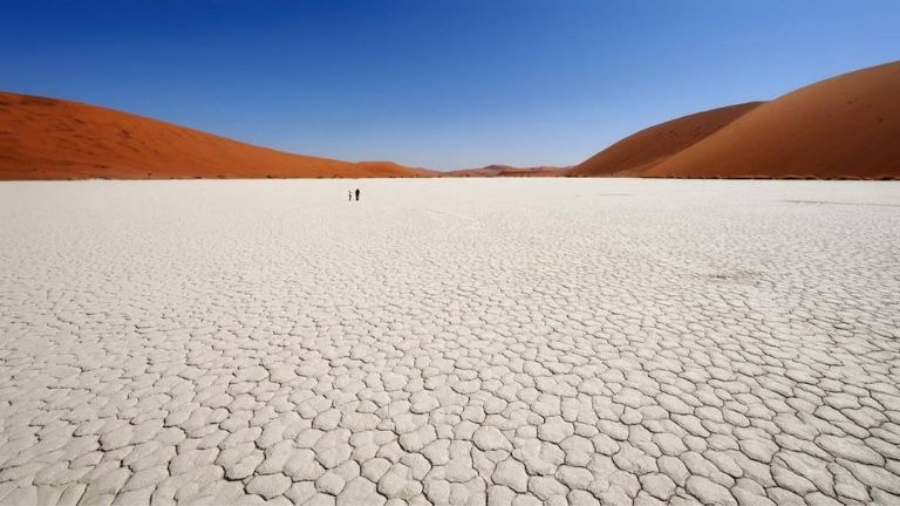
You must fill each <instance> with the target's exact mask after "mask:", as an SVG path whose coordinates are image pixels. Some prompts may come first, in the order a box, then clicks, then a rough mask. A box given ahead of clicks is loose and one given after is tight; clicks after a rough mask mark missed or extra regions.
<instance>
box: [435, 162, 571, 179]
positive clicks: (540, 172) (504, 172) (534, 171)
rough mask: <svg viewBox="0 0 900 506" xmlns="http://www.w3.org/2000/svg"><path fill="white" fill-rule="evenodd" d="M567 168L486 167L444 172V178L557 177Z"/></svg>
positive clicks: (567, 168) (543, 166) (544, 166)
mask: <svg viewBox="0 0 900 506" xmlns="http://www.w3.org/2000/svg"><path fill="white" fill-rule="evenodd" d="M567 170H569V167H551V166H546V165H542V166H540V167H512V166H510V165H488V166H485V167H481V168H478V169H463V170H454V171H450V172H445V173H444V176H446V177H558V176H563V175H565V173H566V171H567Z"/></svg>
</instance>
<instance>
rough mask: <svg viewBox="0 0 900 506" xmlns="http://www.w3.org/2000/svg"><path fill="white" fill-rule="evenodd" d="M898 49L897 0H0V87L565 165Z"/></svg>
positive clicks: (171, 114)
mask: <svg viewBox="0 0 900 506" xmlns="http://www.w3.org/2000/svg"><path fill="white" fill-rule="evenodd" d="M898 58H900V1H897V0H846V1H834V0H796V1H791V0H703V1H699V0H681V1H676V0H658V1H650V0H621V1H616V0H596V1H588V0H584V1H576V0H556V1H553V0H543V1H536V0H496V1H490V0H391V1H379V0H360V1H349V0H322V1H317V2H312V1H309V2H304V1H299V0H290V1H289V0H283V1H282V0H264V1H262V0H261V1H250V0H246V1H237V0H202V1H192V0H158V1H150V0H116V1H99V0H98V1H82V2H76V1H54V2H50V1H42V0H11V1H10V0H0V89H3V90H8V91H15V92H21V93H30V94H37V95H47V96H53V97H61V98H68V99H73V100H78V101H83V102H88V103H92V104H98V105H103V106H107V107H112V108H115V109H122V110H125V111H129V112H134V113H137V114H142V115H146V116H151V117H154V118H158V119H162V120H166V121H170V122H174V123H177V124H181V125H186V126H190V127H194V128H199V129H201V130H206V131H209V132H213V133H216V134H220V135H224V136H227V137H232V138H235V139H239V140H243V141H247V142H251V143H255V144H261V145H265V146H270V147H275V148H278V149H283V150H287V151H293V152H299V153H305V154H314V155H321V156H328V157H334V158H343V159H348V160H394V161H397V162H399V163H403V164H406V165H411V166H421V167H429V168H435V169H457V168H469V167H477V166H481V165H486V164H489V163H506V164H512V165H538V164H553V165H568V164H574V163H577V162H579V161H581V160H583V159H585V158H587V157H588V156H590V155H592V154H593V153H595V152H597V151H599V150H600V149H602V148H604V147H606V146H608V145H609V144H611V143H613V142H615V141H616V140H618V139H620V138H622V137H624V136H626V135H629V134H631V133H633V132H634V131H636V130H639V129H641V128H644V127H646V126H650V125H652V124H655V123H658V122H660V121H663V120H667V119H671V118H673V117H677V116H680V115H683V114H688V113H692V112H697V111H700V110H704V109H710V108H714V107H718V106H722V105H727V104H732V103H737V102H746V101H750V100H758V99H769V98H773V97H776V96H778V95H780V94H783V93H785V92H788V91H790V90H792V89H794V88H796V87H798V86H802V85H804V84H808V83H811V82H813V81H816V80H819V79H822V78H825V77H830V76H832V75H835V74H839V73H843V72H846V71H850V70H855V69H858V68H862V67H867V66H871V65H875V64H878V63H885V62H888V61H892V60H896V59H898Z"/></svg>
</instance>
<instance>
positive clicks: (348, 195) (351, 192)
mask: <svg viewBox="0 0 900 506" xmlns="http://www.w3.org/2000/svg"><path fill="white" fill-rule="evenodd" d="M352 201H353V190H347V202H352Z"/></svg>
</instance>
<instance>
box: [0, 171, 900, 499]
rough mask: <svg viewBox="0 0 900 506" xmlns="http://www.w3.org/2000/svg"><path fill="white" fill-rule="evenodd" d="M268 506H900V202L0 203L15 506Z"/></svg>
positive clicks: (658, 183)
mask: <svg viewBox="0 0 900 506" xmlns="http://www.w3.org/2000/svg"><path fill="white" fill-rule="evenodd" d="M356 187H359V188H360V189H361V190H362V199H361V201H360V202H352V203H351V202H347V190H349V189H351V188H356ZM264 500H269V501H271V502H273V503H277V504H287V503H289V502H293V503H299V504H303V503H308V504H331V503H334V502H337V504H360V505H361V504H365V505H370V504H372V505H378V504H383V503H385V502H390V503H392V504H400V501H408V502H410V503H417V504H423V503H426V502H431V503H435V504H446V503H452V504H463V503H474V504H478V503H484V502H485V501H489V502H492V503H497V504H507V503H510V502H511V503H513V504H538V503H539V502H541V501H545V502H546V503H547V504H561V503H564V502H566V501H569V502H571V503H573V504H596V503H597V502H598V501H599V502H601V503H603V504H614V505H621V504H631V503H632V502H634V503H635V504H658V503H659V502H660V501H662V502H665V501H670V502H671V503H672V504H680V503H690V502H696V501H700V502H703V503H708V504H709V503H719V504H733V503H740V504H753V505H766V504H772V503H776V504H810V505H812V504H829V503H835V502H839V503H846V504H859V503H871V502H880V503H885V504H891V503H892V504H898V503H900V183H893V182H813V181H781V182H777V181H675V180H627V179H626V180H613V179H528V180H525V179H522V180H510V179H504V180H465V179H460V180H447V179H444V180H400V179H397V180H363V181H348V180H343V181H340V180H338V181H334V180H307V181H300V180H294V181H280V180H262V181H174V182H173V181H156V182H111V181H90V182H55V183H3V184H0V503H4V504H21V503H36V502H37V503H41V504H57V503H59V504H75V503H81V504H109V503H115V504H146V503H151V504H171V503H173V502H177V503H178V504H182V503H249V504H255V503H261V502H263V501H264Z"/></svg>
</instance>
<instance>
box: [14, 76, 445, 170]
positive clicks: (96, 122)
mask: <svg viewBox="0 0 900 506" xmlns="http://www.w3.org/2000/svg"><path fill="white" fill-rule="evenodd" d="M430 174H431V172H430V171H425V170H420V169H412V168H409V167H404V166H401V165H397V164H395V163H391V162H361V163H352V162H345V161H341V160H332V159H328V158H318V157H313V156H304V155H295V154H290V153H285V152H282V151H276V150H274V149H268V148H263V147H259V146H254V145H251V144H246V143H243V142H238V141H234V140H231V139H226V138H224V137H219V136H216V135H212V134H208V133H205V132H201V131H199V130H194V129H190V128H185V127H180V126H177V125H173V124H171V123H165V122H162V121H157V120H154V119H150V118H145V117H141V116H136V115H133V114H128V113H125V112H120V111H115V110H112V109H106V108H102V107H96V106H92V105H87V104H80V103H77V102H70V101H67V100H57V99H52V98H42V97H33V96H28V95H19V94H15V93H4V92H0V179H6V180H10V179H82V178H112V179H152V178H196V177H201V178H217V177H224V178H265V177H279V178H280V177H306V178H311V177H329V178H330V177H353V178H357V177H413V176H424V175H430Z"/></svg>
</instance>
